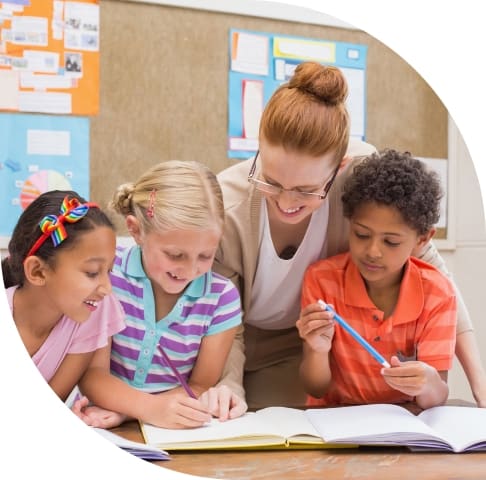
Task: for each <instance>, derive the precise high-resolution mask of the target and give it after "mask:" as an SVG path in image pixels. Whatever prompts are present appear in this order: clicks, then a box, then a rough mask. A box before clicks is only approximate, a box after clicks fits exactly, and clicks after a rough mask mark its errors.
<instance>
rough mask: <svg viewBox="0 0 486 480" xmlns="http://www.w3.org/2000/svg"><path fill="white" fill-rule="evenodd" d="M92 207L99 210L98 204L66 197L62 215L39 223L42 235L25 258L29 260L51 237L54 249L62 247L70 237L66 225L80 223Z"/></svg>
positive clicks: (47, 216)
mask: <svg viewBox="0 0 486 480" xmlns="http://www.w3.org/2000/svg"><path fill="white" fill-rule="evenodd" d="M90 207H96V208H99V207H98V205H97V204H96V203H92V202H86V203H80V201H79V200H78V199H77V198H71V199H69V198H68V197H67V196H66V197H64V200H63V201H62V204H61V208H60V212H61V214H60V215H46V216H45V217H44V218H43V219H42V220H41V221H40V222H39V227H40V229H41V231H42V235H41V236H40V237H39V238H38V239H37V241H36V242H35V243H34V245H32V248H31V249H30V250H29V252H28V253H27V255H26V256H25V258H26V259H27V258H28V257H30V256H32V255H34V254H35V252H37V250H39V248H40V247H41V245H42V244H43V243H44V242H45V241H46V240H47V238H49V237H51V239H52V243H53V244H54V247H57V246H58V245H60V244H61V243H62V242H63V241H64V240H66V238H67V236H68V234H67V231H66V228H65V226H64V223H65V222H67V223H76V222H78V221H79V220H81V219H82V218H83V217H84V216H85V215H86V214H87V213H88V210H89V208H90ZM24 261H25V260H24Z"/></svg>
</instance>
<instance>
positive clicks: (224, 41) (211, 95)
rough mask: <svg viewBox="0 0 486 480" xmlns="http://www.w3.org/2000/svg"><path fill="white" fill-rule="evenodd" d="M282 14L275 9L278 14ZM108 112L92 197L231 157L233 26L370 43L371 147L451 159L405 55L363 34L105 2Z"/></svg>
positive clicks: (100, 126) (103, 74) (97, 126)
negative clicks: (155, 171)
mask: <svg viewBox="0 0 486 480" xmlns="http://www.w3.org/2000/svg"><path fill="white" fill-rule="evenodd" d="M276 8H277V7H276ZM100 9H101V12H100V18H101V20H100V22H101V24H100V25H101V26H100V34H101V39H100V45H101V50H100V112H99V114H98V115H97V116H95V117H92V123H91V134H90V136H91V146H90V154H91V198H92V199H93V200H95V201H98V202H100V203H101V204H102V205H105V204H106V203H107V202H108V200H109V198H110V197H111V194H112V192H113V191H114V189H115V188H116V187H117V186H118V185H119V184H120V183H123V182H126V181H132V180H134V179H136V178H137V177H138V176H139V175H140V174H141V173H142V172H143V171H144V170H146V169H147V168H148V167H150V166H151V165H153V164H155V163H157V162H160V161H165V160H169V159H180V160H198V161H200V162H203V163H205V164H207V165H208V166H209V167H210V168H211V169H212V170H213V171H214V172H216V173H217V172H219V171H220V170H222V169H223V168H225V167H227V166H229V165H231V164H232V163H234V161H235V160H231V159H229V158H228V157H227V155H226V151H227V122H228V120H227V109H228V105H227V97H228V62H229V60H228V32H229V30H230V29H231V28H237V29H247V30H256V31H262V32H271V33H278V34H288V35H297V36H306V37H312V38H322V39H327V40H333V41H342V42H350V43H358V44H364V45H367V46H368V53H367V73H366V75H367V78H366V81H367V106H366V108H367V126H366V140H367V141H368V142H370V143H372V144H373V145H375V146H376V147H377V148H378V149H381V148H385V147H393V148H396V149H399V150H408V151H410V152H412V154H413V155H416V156H421V157H436V158H447V110H446V108H445V107H444V105H443V104H442V102H441V101H440V99H439V98H438V97H437V95H436V94H435V93H434V92H433V90H432V89H431V88H430V87H429V85H428V84H427V83H426V82H425V81H424V80H423V78H422V77H421V76H420V75H419V74H418V73H417V72H416V71H415V70H414V69H413V68H412V67H410V65H408V64H407V63H406V62H405V61H404V60H403V59H402V58H401V57H399V56H398V55H397V54H395V53H394V52H393V51H392V50H391V49H389V48H388V47H387V46H385V45H384V44H382V43H381V42H379V41H378V40H376V39H375V38H374V37H372V36H370V35H368V34H367V33H365V32H362V31H357V30H348V29H342V28H336V27H325V26H319V25H308V24H304V23H294V22H288V21H282V20H271V19H267V18H256V17H249V16H242V15H235V14H225V13H219V12H210V11H203V10H195V9H187V8H178V7H171V6H164V5H157V4H151V3H147V4H145V3H132V2H128V1H121V0H104V1H103V2H100Z"/></svg>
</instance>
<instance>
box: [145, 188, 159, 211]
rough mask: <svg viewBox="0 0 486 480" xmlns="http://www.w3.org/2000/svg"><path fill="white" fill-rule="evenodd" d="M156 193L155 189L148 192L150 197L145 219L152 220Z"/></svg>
mask: <svg viewBox="0 0 486 480" xmlns="http://www.w3.org/2000/svg"><path fill="white" fill-rule="evenodd" d="M156 193H157V191H156V190H155V188H154V189H153V190H152V191H151V192H150V197H149V206H148V208H147V217H148V218H154V206H155V194H156Z"/></svg>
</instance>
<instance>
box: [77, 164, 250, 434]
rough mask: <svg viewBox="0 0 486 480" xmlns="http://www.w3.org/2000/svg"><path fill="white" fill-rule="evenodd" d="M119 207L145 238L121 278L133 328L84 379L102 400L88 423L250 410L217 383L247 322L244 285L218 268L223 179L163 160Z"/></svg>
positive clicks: (120, 268)
mask: <svg viewBox="0 0 486 480" xmlns="http://www.w3.org/2000/svg"><path fill="white" fill-rule="evenodd" d="M112 207H113V208H114V209H115V211H117V212H118V213H120V214H121V215H123V216H124V217H125V221H126V226H127V228H128V231H129V233H130V235H131V236H132V238H133V239H134V240H135V245H134V246H132V247H127V248H118V250H117V258H116V261H115V266H114V269H113V273H112V276H111V280H112V285H113V290H114V292H115V294H116V295H117V297H118V298H119V299H120V301H121V303H122V306H123V308H124V310H125V314H126V322H127V328H126V329H125V330H124V331H122V332H120V334H118V335H116V336H115V337H114V338H113V342H112V345H111V355H110V351H109V350H108V349H106V351H105V352H104V354H103V355H99V358H98V361H97V362H94V363H93V366H92V368H90V369H89V371H88V372H87V374H86V375H85V376H84V378H83V380H82V382H81V383H80V386H81V389H82V391H83V393H85V394H86V395H87V397H88V398H89V399H90V400H91V401H92V402H93V403H94V404H95V405H96V407H87V408H83V409H82V413H84V415H85V418H84V419H85V421H86V422H87V423H89V424H91V425H96V426H104V427H106V426H113V425H116V424H118V423H120V422H121V421H123V420H124V419H126V418H127V417H135V418H138V419H141V420H143V421H146V422H149V423H153V424H155V425H159V426H162V427H169V428H185V427H196V426H200V425H203V424H204V423H205V422H207V421H209V420H210V418H211V416H216V417H218V418H220V419H221V420H226V419H227V418H233V417H236V416H239V415H241V414H242V413H243V412H244V411H245V410H246V403H245V402H244V401H243V400H242V399H241V398H239V397H237V396H236V395H235V394H234V393H233V392H231V390H230V389H229V388H227V387H218V388H214V386H215V385H216V383H217V382H218V380H219V378H220V376H221V374H222V371H223V367H224V364H225V361H226V358H227V355H228V352H229V350H230V348H231V345H232V342H233V339H234V336H235V331H236V328H237V327H238V326H239V325H240V323H241V309H240V298H239V294H238V291H237V290H236V288H235V287H234V286H233V284H232V283H231V282H230V281H229V280H227V279H226V278H224V277H222V276H220V275H218V274H216V273H213V272H212V271H211V266H212V263H213V259H214V255H215V253H216V249H217V247H218V244H219V241H220V238H221V235H222V231H223V221H224V218H223V217H224V208H223V199H222V194H221V190H220V187H219V184H218V182H217V180H216V177H215V176H214V174H212V173H211V171H210V170H209V169H208V168H207V167H205V166H204V165H202V164H200V163H197V162H181V161H175V160H174V161H167V162H164V163H160V164H158V165H156V166H154V167H153V168H151V169H150V170H148V171H147V172H146V173H144V174H143V175H142V176H141V177H140V178H139V179H138V180H137V181H136V182H135V183H128V184H124V185H121V186H120V187H119V188H118V190H117V192H116V193H115V195H114V197H113V201H112ZM193 397H194V398H193ZM114 412H116V413H114Z"/></svg>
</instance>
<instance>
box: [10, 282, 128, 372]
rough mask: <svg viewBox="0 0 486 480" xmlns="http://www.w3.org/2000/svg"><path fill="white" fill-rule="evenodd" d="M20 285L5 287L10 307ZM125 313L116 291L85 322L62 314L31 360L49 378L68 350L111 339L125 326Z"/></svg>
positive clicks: (103, 343) (86, 348) (92, 346)
mask: <svg viewBox="0 0 486 480" xmlns="http://www.w3.org/2000/svg"><path fill="white" fill-rule="evenodd" d="M16 289H17V287H16V286H15V287H10V288H8V289H7V290H6V293H7V300H8V304H9V305H10V311H12V312H13V297H14V295H15V290H16ZM124 318H125V314H124V312H123V308H122V307H121V305H120V303H119V302H118V300H117V299H116V298H115V296H114V295H112V294H110V295H107V296H106V297H105V298H104V299H103V300H102V301H101V302H100V303H99V304H98V308H97V309H96V310H95V311H94V312H93V313H92V314H91V315H90V316H89V318H88V320H86V321H85V322H84V323H78V322H75V321H74V320H72V319H70V318H69V317H66V316H63V317H62V318H61V320H60V321H59V322H58V323H57V324H56V326H55V327H54V328H53V329H52V331H51V333H50V334H49V336H48V337H47V339H46V341H45V342H44V343H43V344H42V345H41V347H40V348H39V350H38V351H37V352H36V353H35V354H34V355H33V357H32V360H33V361H34V363H35V365H36V366H37V368H38V369H39V371H40V373H41V374H42V376H43V377H44V378H45V380H46V381H47V382H49V381H50V380H51V378H52V377H53V376H54V374H55V373H56V371H57V369H58V368H59V366H60V365H61V363H62V361H63V360H64V357H65V356H66V355H67V354H69V353H86V352H93V351H94V350H97V349H99V348H102V347H104V346H106V345H107V343H108V339H109V338H110V337H111V336H112V335H114V334H115V333H118V332H119V331H121V330H123V329H124V328H125V320H124Z"/></svg>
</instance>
